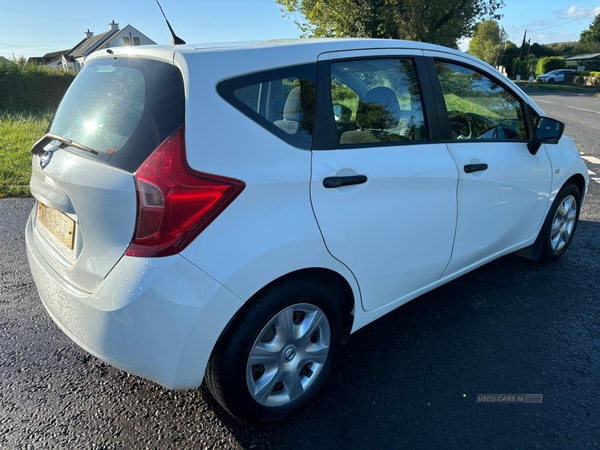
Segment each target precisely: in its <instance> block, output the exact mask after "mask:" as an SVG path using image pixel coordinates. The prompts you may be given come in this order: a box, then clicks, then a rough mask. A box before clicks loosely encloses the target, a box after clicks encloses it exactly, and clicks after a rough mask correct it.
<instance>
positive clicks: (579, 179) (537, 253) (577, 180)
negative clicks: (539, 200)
mask: <svg viewBox="0 0 600 450" xmlns="http://www.w3.org/2000/svg"><path fill="white" fill-rule="evenodd" d="M568 184H573V185H575V187H576V188H577V189H578V190H579V195H580V196H581V197H580V202H581V204H583V198H584V196H585V178H584V177H583V175H581V174H580V173H576V174H574V175H571V177H569V178H568V179H567V180H566V181H565V182H564V183H563V184H562V186H561V187H560V189H558V190H557V191H556V192H557V193H558V192H560V190H561V189H562V188H564V187H565V186H566V185H568ZM551 211H552V205H550V206H549V207H548V211H547V212H546V216H545V217H544V220H543V221H542V224H541V226H540V230H539V231H538V235H537V238H536V240H535V242H534V243H533V244H532V245H530V246H529V247H525V248H522V249H521V250H519V251H517V252H516V254H517V255H519V256H521V257H523V258H526V259H531V260H532V261H539V260H540V258H541V255H542V247H543V236H542V232H543V230H544V224H545V223H546V219H547V218H548V214H550V213H551Z"/></svg>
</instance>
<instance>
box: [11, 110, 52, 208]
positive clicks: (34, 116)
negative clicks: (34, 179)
mask: <svg viewBox="0 0 600 450" xmlns="http://www.w3.org/2000/svg"><path fill="white" fill-rule="evenodd" d="M52 114H53V111H51V110H46V111H39V112H37V113H18V112H17V113H15V112H8V111H0V149H2V151H0V198H3V197H23V196H26V195H29V178H30V176H31V153H30V149H31V146H32V145H33V144H34V143H35V142H36V141H37V140H38V139H39V138H41V137H42V136H43V135H44V133H45V132H46V129H47V128H48V124H49V123H50V119H51V118H52Z"/></svg>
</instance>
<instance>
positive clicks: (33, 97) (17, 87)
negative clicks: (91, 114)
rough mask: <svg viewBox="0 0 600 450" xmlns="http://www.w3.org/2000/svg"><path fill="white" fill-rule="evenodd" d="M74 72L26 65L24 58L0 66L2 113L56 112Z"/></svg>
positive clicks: (0, 104)
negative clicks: (50, 110)
mask: <svg viewBox="0 0 600 450" xmlns="http://www.w3.org/2000/svg"><path fill="white" fill-rule="evenodd" d="M75 75H76V73H75V72H70V71H69V72H65V71H63V70H59V69H51V68H48V67H44V66H35V65H31V64H27V63H26V62H25V60H24V58H21V59H15V60H12V61H4V62H0V109H2V110H10V111H41V110H46V109H48V108H50V109H56V108H57V107H58V104H59V103H60V101H61V99H62V98H63V95H64V94H65V92H66V90H67V88H68V87H69V85H70V84H71V82H72V81H73V79H74V78H75Z"/></svg>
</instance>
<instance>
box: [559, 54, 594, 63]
mask: <svg viewBox="0 0 600 450" xmlns="http://www.w3.org/2000/svg"><path fill="white" fill-rule="evenodd" d="M586 59H600V53H586V54H585V55H575V56H569V57H568V58H565V61H578V60H582V61H583V60H586Z"/></svg>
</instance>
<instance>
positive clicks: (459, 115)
mask: <svg viewBox="0 0 600 450" xmlns="http://www.w3.org/2000/svg"><path fill="white" fill-rule="evenodd" d="M448 116H449V119H450V129H451V130H452V139H471V137H472V136H473V128H474V127H475V124H474V122H473V118H472V117H471V116H469V115H468V114H467V113H464V112H461V111H452V112H451V113H450V114H449V115H448Z"/></svg>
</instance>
